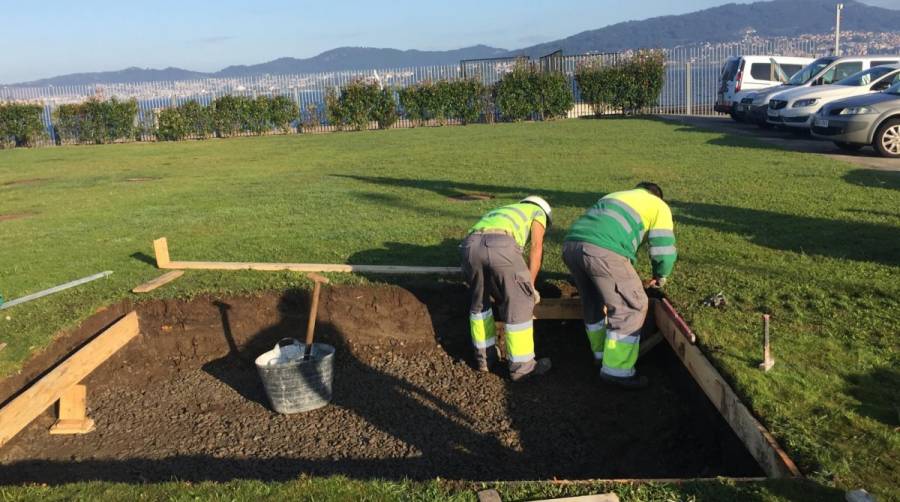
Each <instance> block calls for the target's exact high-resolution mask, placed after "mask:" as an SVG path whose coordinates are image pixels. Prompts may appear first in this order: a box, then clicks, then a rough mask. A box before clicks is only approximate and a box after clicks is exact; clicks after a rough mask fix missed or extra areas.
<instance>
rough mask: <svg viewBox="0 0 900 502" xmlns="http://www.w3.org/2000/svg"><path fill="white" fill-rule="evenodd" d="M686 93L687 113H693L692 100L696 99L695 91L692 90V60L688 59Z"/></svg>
mask: <svg viewBox="0 0 900 502" xmlns="http://www.w3.org/2000/svg"><path fill="white" fill-rule="evenodd" d="M684 69H685V72H684V94H685V98H686V106H685V112H684V113H685V115H693V113H692V110H691V108H692V106H691V105H692V104H693V103H692V102H693V100H694V96H693V92H691V87H693V86H692V85H691V62H690V61H688V62H687V63H685V64H684Z"/></svg>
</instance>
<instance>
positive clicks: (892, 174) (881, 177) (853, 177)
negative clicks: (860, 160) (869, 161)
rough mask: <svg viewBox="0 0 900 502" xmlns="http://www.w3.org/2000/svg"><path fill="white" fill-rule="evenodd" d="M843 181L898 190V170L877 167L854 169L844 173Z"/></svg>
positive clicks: (899, 175) (867, 186) (899, 179)
mask: <svg viewBox="0 0 900 502" xmlns="http://www.w3.org/2000/svg"><path fill="white" fill-rule="evenodd" d="M844 181H846V182H847V183H850V184H852V185H858V186H861V187H866V188H886V189H889V190H900V172H898V171H880V170H877V169H855V170H853V171H850V172H849V173H847V174H845V175H844Z"/></svg>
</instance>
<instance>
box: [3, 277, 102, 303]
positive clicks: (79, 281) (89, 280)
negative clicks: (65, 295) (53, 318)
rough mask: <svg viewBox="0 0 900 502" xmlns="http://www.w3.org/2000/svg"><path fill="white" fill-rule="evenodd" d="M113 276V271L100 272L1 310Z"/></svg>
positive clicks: (55, 287) (18, 299)
mask: <svg viewBox="0 0 900 502" xmlns="http://www.w3.org/2000/svg"><path fill="white" fill-rule="evenodd" d="M111 274H112V271H111V270H107V271H106V272H100V273H98V274H94V275H91V276H88V277H83V278H81V279H77V280H74V281H72V282H67V283H65V284H60V285H59V286H54V287H52V288H50V289H45V290H43V291H38V292H37V293H32V294H30V295H28V296H23V297H21V298H16V299H15V300H11V301H8V302H6V303H4V304H2V305H0V310H4V309H8V308H10V307H15V306H16V305H20V304H22V303H25V302H30V301H31V300H36V299H38V298H42V297H44V296H47V295H52V294H53V293H59V292H60V291H63V290H65V289H69V288H74V287H75V286H80V285H82V284H84V283H86V282H91V281H96V280H97V279H101V278H103V277H109V276H110V275H111Z"/></svg>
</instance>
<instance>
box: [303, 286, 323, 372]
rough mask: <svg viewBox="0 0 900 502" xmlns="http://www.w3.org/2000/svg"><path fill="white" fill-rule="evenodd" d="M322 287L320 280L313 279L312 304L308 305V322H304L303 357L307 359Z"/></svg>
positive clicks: (313, 334) (310, 348) (310, 351)
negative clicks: (304, 349) (304, 341)
mask: <svg viewBox="0 0 900 502" xmlns="http://www.w3.org/2000/svg"><path fill="white" fill-rule="evenodd" d="M321 289H322V282H321V281H315V285H314V286H313V296H312V305H310V307H309V322H308V323H307V324H306V354H304V358H305V359H309V355H310V353H312V344H313V337H314V336H315V330H316V314H317V313H318V312H319V291H320V290H321Z"/></svg>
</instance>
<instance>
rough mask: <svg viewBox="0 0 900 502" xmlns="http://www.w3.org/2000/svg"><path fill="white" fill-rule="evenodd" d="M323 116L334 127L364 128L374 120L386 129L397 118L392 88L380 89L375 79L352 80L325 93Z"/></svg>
mask: <svg viewBox="0 0 900 502" xmlns="http://www.w3.org/2000/svg"><path fill="white" fill-rule="evenodd" d="M325 115H326V117H327V118H328V122H330V123H331V124H332V125H334V126H336V127H337V128H338V130H345V129H350V130H355V131H364V130H366V129H368V128H369V124H370V123H372V122H376V123H377V124H378V128H379V129H387V128H389V127H391V126H392V125H394V123H395V122H397V119H398V118H399V115H398V113H397V103H396V101H395V100H394V91H393V90H391V89H387V88H385V89H382V88H381V86H380V85H378V84H377V83H375V82H368V81H365V80H354V81H352V82H350V83H349V84H347V85H345V86H344V87H342V88H341V89H340V91H336V90H334V89H329V90H328V92H327V93H326V94H325Z"/></svg>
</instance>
